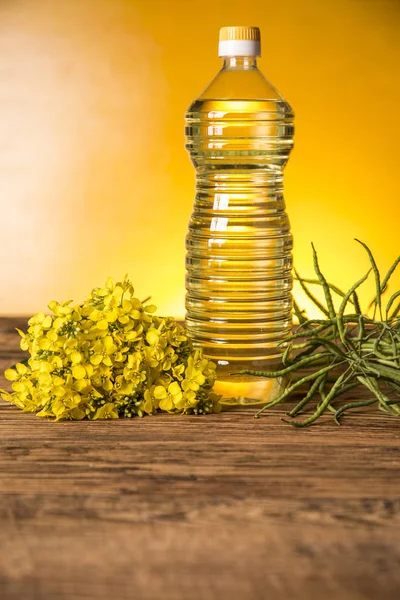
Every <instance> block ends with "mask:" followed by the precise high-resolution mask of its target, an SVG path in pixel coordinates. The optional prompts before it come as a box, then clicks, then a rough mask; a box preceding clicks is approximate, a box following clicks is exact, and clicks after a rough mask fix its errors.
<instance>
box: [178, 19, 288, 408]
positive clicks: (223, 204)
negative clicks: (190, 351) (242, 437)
mask: <svg viewBox="0 0 400 600" xmlns="http://www.w3.org/2000/svg"><path fill="white" fill-rule="evenodd" d="M260 49H261V41H260V31H259V29H258V28H257V27H223V28H222V29H221V31H220V42H219V56H220V57H222V59H223V66H222V69H221V70H220V71H219V73H218V74H217V76H216V77H215V78H214V79H213V81H212V82H211V83H210V84H209V85H208V86H207V87H206V89H205V90H204V91H203V93H202V94H201V95H200V96H199V98H197V100H195V101H194V102H193V103H192V105H191V106H190V107H189V109H188V111H187V113H186V129H185V133H186V148H187V150H188V152H189V154H190V158H191V160H192V163H193V165H194V167H195V169H196V196H195V201H194V208H193V213H192V215H191V217H190V222H189V230H188V234H187V238H186V249H187V255H186V270H187V276H186V290H187V294H186V327H187V331H188V334H189V336H190V337H191V339H192V341H193V343H194V345H195V346H197V347H201V348H203V350H204V355H205V356H206V357H207V358H210V359H211V360H213V361H214V362H215V363H216V365H217V381H216V384H215V387H214V389H215V391H216V392H217V393H219V394H221V395H222V396H223V400H222V402H224V403H226V404H247V403H248V404H258V403H265V402H268V401H270V400H273V399H274V398H276V397H277V396H278V395H279V394H280V393H281V392H282V390H283V389H284V387H285V385H286V383H287V382H286V381H285V379H284V378H278V379H267V378H261V377H256V376H253V375H235V373H237V372H238V371H241V370H254V371H271V370H277V369H278V368H279V367H281V365H282V355H283V352H284V350H285V342H284V340H285V339H286V338H287V337H288V336H289V335H290V332H291V327H292V297H291V289H292V275H291V270H292V254H291V251H292V236H291V233H290V225H289V219H288V216H287V214H286V210H285V202H284V197H283V169H284V167H285V165H286V163H287V161H288V158H289V153H290V151H291V149H292V146H293V131H294V128H293V111H292V109H291V107H290V106H289V104H288V103H287V102H286V101H285V100H284V98H283V97H282V96H281V95H280V93H279V92H277V90H276V89H275V88H274V87H273V86H272V85H271V84H270V83H269V82H268V81H267V80H266V79H265V77H264V76H263V75H262V73H261V72H260V71H259V70H258V67H257V57H258V56H260Z"/></svg>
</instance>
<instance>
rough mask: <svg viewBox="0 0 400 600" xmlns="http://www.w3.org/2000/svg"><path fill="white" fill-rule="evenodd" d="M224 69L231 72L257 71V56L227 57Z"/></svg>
mask: <svg viewBox="0 0 400 600" xmlns="http://www.w3.org/2000/svg"><path fill="white" fill-rule="evenodd" d="M223 68H224V69H229V70H230V71H250V70H252V69H257V57H256V56H225V57H224V66H223Z"/></svg>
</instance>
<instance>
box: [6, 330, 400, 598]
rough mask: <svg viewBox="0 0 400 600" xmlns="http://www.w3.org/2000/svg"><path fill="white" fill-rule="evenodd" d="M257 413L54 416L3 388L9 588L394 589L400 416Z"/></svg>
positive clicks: (318, 592) (262, 592) (166, 592)
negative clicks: (297, 422)
mask: <svg viewBox="0 0 400 600" xmlns="http://www.w3.org/2000/svg"><path fill="white" fill-rule="evenodd" d="M13 326H14V322H13V321H9V320H4V319H3V320H1V321H0V327H1V330H2V331H3V332H4V331H6V332H8V333H6V334H4V333H2V334H0V340H1V341H2V340H3V339H5V340H6V341H7V348H5V344H4V345H3V344H2V343H1V341H0V343H1V347H2V348H3V351H4V355H3V356H1V357H0V362H1V365H2V367H5V366H9V365H10V364H11V363H12V361H13V360H14V358H15V356H17V357H18V356H19V355H20V354H19V351H18V336H14V335H13V334H12V333H10V332H12V330H13ZM7 351H9V354H8V355H6V352H7ZM0 385H4V382H1V383H0ZM253 414H254V411H253V410H252V409H241V410H234V411H229V412H226V413H222V414H220V415H210V416H207V417H194V416H186V417H180V416H170V415H158V416H155V417H148V418H144V419H134V420H119V421H106V422H98V421H97V422H66V423H64V422H61V423H53V422H51V421H47V420H42V419H39V418H37V417H35V416H34V415H29V414H23V413H21V412H20V411H18V410H17V409H16V408H14V407H12V406H9V405H8V404H6V403H5V402H2V403H1V404H0V454H1V459H0V518H1V528H0V549H1V561H0V598H1V599H2V600H11V599H12V600H14V599H18V600H19V599H21V598H24V600H26V599H28V600H31V599H32V600H33V599H34V600H37V599H40V600H57V599H58V598H60V599H67V598H68V599H69V598H70V599H74V600H75V599H77V600H80V599H85V600H87V599H92V598H99V599H103V598H104V599H111V598H116V599H118V600H119V599H121V600H125V598H126V599H128V598H129V599H132V598H134V599H135V600H136V599H139V600H140V599H143V600H150V599H151V600H154V599H157V598H163V599H166V600H181V599H182V600H187V599H188V598H190V599H195V600H197V599H199V600H203V599H207V600H210V599H211V600H212V599H218V600H224V599H225V598H226V599H233V600H242V599H243V600H245V599H246V600H247V599H252V600H253V599H256V600H257V599H260V600H265V599H271V600H280V599H285V600H286V599H288V598H290V599H295V600H296V599H299V600H303V599H304V600H305V599H307V600H309V599H313V598H316V599H322V598H324V599H325V598H326V599H338V600H359V599H368V600H369V599H371V600H372V599H375V598H379V599H382V600H386V599H387V600H389V599H390V600H392V599H394V598H396V597H398V595H399V591H400V568H399V567H400V477H399V475H400V470H399V469H400V443H399V442H400V428H399V425H400V421H399V420H398V419H395V418H390V417H386V416H385V415H381V414H379V413H378V414H376V413H375V411H374V412H371V411H369V412H367V413H361V414H360V413H359V414H356V415H352V416H350V417H348V418H346V420H345V424H344V425H343V426H341V427H338V426H336V425H334V424H333V423H332V420H331V417H330V415H329V416H327V418H324V419H323V420H321V422H320V423H318V424H317V425H315V426H314V427H312V428H310V429H307V430H297V429H296V430H295V429H292V428H290V427H289V426H287V425H285V424H284V423H282V421H281V420H280V416H282V412H281V411H278V410H275V411H271V412H270V413H268V416H266V417H265V418H262V419H259V420H254V419H253Z"/></svg>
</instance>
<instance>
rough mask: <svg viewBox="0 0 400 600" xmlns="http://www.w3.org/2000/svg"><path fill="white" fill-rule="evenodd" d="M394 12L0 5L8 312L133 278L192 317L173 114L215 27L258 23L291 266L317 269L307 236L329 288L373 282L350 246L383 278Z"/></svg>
mask: <svg viewBox="0 0 400 600" xmlns="http://www.w3.org/2000/svg"><path fill="white" fill-rule="evenodd" d="M399 6H400V5H399V3H398V2H397V1H395V0H389V1H385V0H380V1H373V0H364V1H363V0H335V1H333V0H332V1H327V0H319V1H318V0H308V1H307V0H305V1H298V0H286V1H285V2H272V1H269V0H253V1H251V0H250V1H248V2H244V1H243V0H203V1H202V2H200V1H197V2H195V1H194V0H186V1H185V0H131V1H129V0H15V1H13V0H1V2H0V72H1V78H0V106H1V109H0V136H1V137H0V198H1V210H2V212H1V214H2V227H1V234H2V235H1V239H2V248H1V254H0V261H1V266H0V274H1V288H0V313H1V314H30V313H33V312H36V311H38V310H40V309H43V308H45V307H46V305H47V303H48V301H49V300H51V299H58V300H65V299H68V298H73V299H74V300H80V299H82V298H83V297H85V296H86V294H87V292H88V291H89V290H90V289H91V288H92V287H94V286H96V285H102V284H103V282H104V280H105V279H106V277H107V276H109V275H112V276H114V277H115V278H117V279H118V278H120V277H122V276H123V275H124V274H125V273H129V274H130V278H131V280H132V281H133V282H134V285H135V287H136V290H137V294H138V296H139V297H141V298H144V297H146V296H148V295H149V294H151V295H152V297H153V301H154V302H155V303H156V304H157V305H158V306H159V310H160V313H163V314H166V313H168V314H172V315H176V316H182V315H183V314H184V272H185V271H184V254H185V251H184V237H185V233H186V228H187V222H188V218H189V215H190V212H191V207H192V202H193V194H194V170H193V168H192V166H191V164H190V161H189V158H188V156H187V154H186V151H185V149H184V134H183V126H184V120H183V119H184V112H185V110H186V108H187V107H188V105H189V104H190V102H191V101H192V100H193V99H194V98H195V97H196V96H197V95H198V94H199V93H200V92H201V90H202V88H204V87H205V85H206V84H207V83H208V82H209V81H210V80H211V78H212V77H213V76H214V75H215V74H216V72H217V71H218V69H219V68H220V60H219V59H218V57H217V38H218V29H219V27H221V26H223V25H232V24H245V25H246V24H251V25H258V26H259V27H260V28H261V32H262V48H263V57H262V59H261V60H260V63H259V64H260V67H261V69H262V71H263V72H264V74H265V75H266V76H267V77H268V78H269V79H270V80H271V81H272V82H273V84H274V85H275V86H276V87H277V88H278V89H279V90H280V91H281V93H282V94H283V95H284V96H285V98H286V99H287V100H288V101H289V102H290V104H291V105H292V106H293V107H294V110H295V113H296V121H295V124H296V137H295V150H294V151H293V154H292V156H291V159H290V161H289V165H288V167H287V170H286V182H285V186H286V187H285V191H286V202H287V207H288V212H289V215H290V218H291V223H292V228H293V234H294V237H295V263H296V265H297V268H298V269H299V270H300V271H301V273H303V274H304V275H306V276H310V275H311V274H312V261H311V251H310V242H311V241H314V243H315V244H316V247H317V249H318V251H319V254H320V262H321V265H322V267H323V270H324V272H325V273H326V274H327V276H328V277H329V279H331V280H333V281H334V282H335V283H337V284H338V285H341V286H343V287H346V288H347V287H349V286H350V285H351V283H353V281H354V280H356V279H358V278H359V277H360V276H361V275H362V274H364V272H365V271H366V269H367V259H366V257H365V255H364V254H363V251H362V249H361V248H360V247H359V246H358V245H357V244H356V243H355V242H354V241H353V238H355V237H358V238H360V239H362V240H364V241H365V242H366V243H368V244H369V245H370V247H371V249H372V250H373V252H374V254H375V256H376V259H377V261H378V263H379V265H380V266H381V267H382V269H385V268H388V267H389V265H390V263H391V262H392V261H393V260H394V258H395V257H396V255H397V254H398V252H399V237H398V231H399V216H400V209H399V194H398V192H399V184H398V181H399V175H398V171H399V161H398V149H399V138H400V125H399V123H400V84H399V66H398V65H399V58H400V51H399V43H398V32H399V25H400V10H399ZM399 281H400V280H399V277H397V280H396V281H395V282H394V286H395V285H397V287H398V285H399ZM394 286H393V289H394ZM370 294H372V280H371V286H370V288H369V289H368V290H367V292H366V295H364V299H367V297H369V295H370ZM301 302H302V300H301ZM302 303H303V302H302Z"/></svg>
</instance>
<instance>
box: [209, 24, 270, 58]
mask: <svg viewBox="0 0 400 600" xmlns="http://www.w3.org/2000/svg"><path fill="white" fill-rule="evenodd" d="M218 56H261V35H260V30H259V28H258V27H244V26H239V27H222V28H221V29H220V31H219V44H218Z"/></svg>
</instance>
